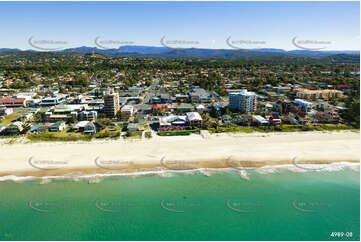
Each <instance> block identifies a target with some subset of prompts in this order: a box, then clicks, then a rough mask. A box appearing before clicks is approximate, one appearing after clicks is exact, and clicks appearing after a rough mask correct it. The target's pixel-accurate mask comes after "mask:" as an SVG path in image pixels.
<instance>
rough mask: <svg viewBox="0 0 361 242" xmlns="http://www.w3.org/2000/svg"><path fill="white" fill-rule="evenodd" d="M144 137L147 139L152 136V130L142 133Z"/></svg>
mask: <svg viewBox="0 0 361 242" xmlns="http://www.w3.org/2000/svg"><path fill="white" fill-rule="evenodd" d="M144 137H145V138H147V139H150V138H152V132H151V131H146V132H145V133H144Z"/></svg>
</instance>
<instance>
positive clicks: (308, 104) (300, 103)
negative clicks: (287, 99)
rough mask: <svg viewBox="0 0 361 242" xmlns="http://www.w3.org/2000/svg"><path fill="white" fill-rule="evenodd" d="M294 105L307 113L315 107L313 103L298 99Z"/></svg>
mask: <svg viewBox="0 0 361 242" xmlns="http://www.w3.org/2000/svg"><path fill="white" fill-rule="evenodd" d="M294 103H295V104H296V105H298V106H301V107H302V108H303V109H304V110H305V111H306V112H309V111H311V109H312V105H313V104H312V103H311V102H307V101H305V100H302V99H298V98H296V99H295V101H294Z"/></svg>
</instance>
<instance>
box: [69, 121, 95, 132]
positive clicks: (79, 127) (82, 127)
mask: <svg viewBox="0 0 361 242" xmlns="http://www.w3.org/2000/svg"><path fill="white" fill-rule="evenodd" d="M73 131H75V132H83V133H85V134H95V133H96V127H95V124H94V123H93V122H92V121H80V122H78V123H77V124H75V125H74V126H73Z"/></svg>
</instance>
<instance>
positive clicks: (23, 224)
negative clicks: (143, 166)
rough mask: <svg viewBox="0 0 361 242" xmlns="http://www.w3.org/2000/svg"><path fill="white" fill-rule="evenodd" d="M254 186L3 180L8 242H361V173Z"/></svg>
mask: <svg viewBox="0 0 361 242" xmlns="http://www.w3.org/2000/svg"><path fill="white" fill-rule="evenodd" d="M249 178H250V179H249V180H247V179H244V178H242V177H241V176H240V175H239V173H237V172H217V173H212V175H211V176H205V175H203V174H199V173H197V174H176V175H172V176H170V177H161V176H158V175H143V176H137V177H132V176H123V177H111V178H105V179H103V180H102V181H101V182H99V183H96V184H88V182H87V181H86V180H81V181H76V182H75V181H70V180H57V181H52V182H50V183H47V184H40V182H39V181H31V182H28V181H27V182H21V183H16V182H12V181H6V182H0V195H1V197H0V219H1V220H2V221H1V225H0V240H359V239H360V229H359V228H360V221H359V218H360V182H359V181H360V174H359V171H354V170H347V169H346V170H343V171H334V172H326V171H324V172H320V171H319V172H304V173H296V172H291V171H281V172H277V173H271V174H258V173H251V174H249ZM332 232H342V233H343V234H338V235H339V236H338V237H332V236H331V233H332ZM351 233H352V234H351Z"/></svg>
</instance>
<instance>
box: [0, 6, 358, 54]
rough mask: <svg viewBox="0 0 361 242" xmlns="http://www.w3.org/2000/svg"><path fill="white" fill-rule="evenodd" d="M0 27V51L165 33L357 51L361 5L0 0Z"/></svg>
mask: <svg viewBox="0 0 361 242" xmlns="http://www.w3.org/2000/svg"><path fill="white" fill-rule="evenodd" d="M0 29H1V32H2V34H1V35H0V36H1V37H0V48H20V49H32V47H31V46H30V45H29V43H28V39H29V38H30V37H31V36H33V39H32V41H36V40H38V41H40V40H47V41H48V40H52V41H62V42H63V43H61V44H59V43H53V44H49V43H45V44H44V43H42V44H43V45H47V46H51V47H55V45H60V46H61V47H66V48H70V47H78V46H95V43H94V39H95V38H96V37H99V39H98V41H103V42H102V43H106V42H104V41H107V40H111V41H118V42H132V43H134V44H135V45H148V46H161V44H160V39H161V38H162V37H163V36H164V37H165V40H166V41H167V43H170V42H169V41H174V40H178V41H183V43H179V42H178V44H180V45H184V47H186V46H187V45H189V47H198V48H223V49H230V48H231V47H229V46H228V45H227V43H226V39H227V38H228V37H231V38H230V41H233V42H232V43H235V45H237V46H240V47H241V46H247V47H248V46H249V47H250V48H253V47H254V48H282V49H286V50H291V49H297V48H296V47H295V46H294V45H293V44H292V39H293V38H294V37H296V38H297V40H304V41H306V40H309V41H323V43H322V47H326V48H327V49H332V50H359V49H360V37H359V36H360V3H359V2H0ZM239 41H248V42H247V43H245V42H243V43H242V44H241V43H240V42H239ZM249 41H252V43H249ZM185 42H186V43H185ZM190 42H191V43H192V44H190ZM256 42H257V43H256ZM326 42H327V43H326ZM173 43H174V42H173ZM304 43H305V42H304ZM107 44H108V45H107V46H109V47H117V46H118V45H117V44H116V43H114V42H113V44H112V43H109V42H108V43H107ZM306 44H307V43H306ZM190 45H192V46H190ZM308 46H309V47H320V46H321V44H320V43H314V42H313V43H311V44H310V43H308Z"/></svg>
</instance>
